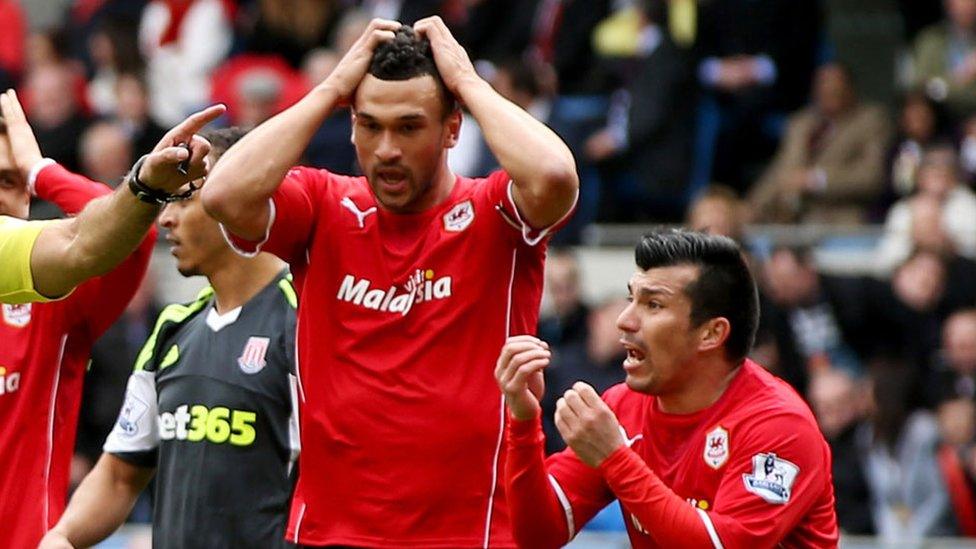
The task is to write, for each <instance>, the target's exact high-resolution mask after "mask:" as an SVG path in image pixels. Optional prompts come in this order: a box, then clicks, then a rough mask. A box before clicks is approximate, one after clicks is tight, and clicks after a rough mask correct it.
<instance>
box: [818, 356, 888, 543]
mask: <svg viewBox="0 0 976 549" xmlns="http://www.w3.org/2000/svg"><path fill="white" fill-rule="evenodd" d="M863 393H864V391H863V390H862V388H861V386H860V384H859V383H858V382H857V381H856V380H855V379H854V378H853V377H851V375H850V374H849V373H847V372H845V371H843V370H838V369H836V368H831V369H829V370H826V371H824V372H821V373H820V374H817V375H815V376H813V378H811V380H810V388H809V391H808V394H809V401H810V407H811V408H812V409H813V412H814V414H815V415H816V416H817V423H818V424H819V425H820V430H821V431H822V432H823V435H824V438H826V439H827V443H828V444H830V453H831V455H832V456H833V461H832V464H831V475H832V477H833V481H834V498H835V500H836V503H837V524H838V526H839V527H840V529H841V531H842V532H844V533H846V534H853V535H862V536H865V535H873V534H874V519H873V518H872V517H871V505H870V503H871V501H870V498H871V493H870V490H869V488H868V484H867V479H866V478H865V476H864V467H863V465H862V464H861V455H860V454H859V452H858V448H857V437H858V436H859V434H860V433H861V432H862V431H863V430H864V429H865V426H866V421H865V418H866V414H867V409H866V407H865V405H864V401H865V399H866V397H867V395H865V394H863Z"/></svg>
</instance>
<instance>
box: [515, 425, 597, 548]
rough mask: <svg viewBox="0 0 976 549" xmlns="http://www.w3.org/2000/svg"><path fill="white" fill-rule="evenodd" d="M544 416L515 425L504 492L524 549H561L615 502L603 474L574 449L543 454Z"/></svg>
mask: <svg viewBox="0 0 976 549" xmlns="http://www.w3.org/2000/svg"><path fill="white" fill-rule="evenodd" d="M544 441H545V435H544V434H543V433H542V424H541V422H540V420H539V418H535V419H533V420H530V421H514V420H513V421H511V422H510V425H509V430H508V456H507V458H506V463H505V488H506V494H508V498H509V506H510V507H511V515H512V530H513V534H514V536H515V540H516V541H517V542H518V545H519V547H540V548H541V547H562V546H563V545H565V544H566V543H568V542H569V541H570V540H572V539H573V537H575V535H576V533H577V532H578V531H579V528H581V527H582V526H583V525H584V524H586V522H588V521H589V520H590V519H591V518H593V516H594V515H596V513H598V512H599V511H600V509H603V508H604V507H606V506H607V504H608V503H610V502H611V501H613V494H611V493H610V492H609V490H608V489H607V486H606V484H605V483H604V482H603V478H602V477H601V475H600V473H599V472H598V471H597V470H596V469H593V468H591V467H588V466H586V465H585V464H583V463H582V462H581V461H580V460H579V458H577V457H576V454H574V453H573V451H572V450H569V449H567V450H564V451H562V452H560V453H558V454H554V455H552V456H550V457H549V458H548V459H546V458H545V456H544V448H543V443H544Z"/></svg>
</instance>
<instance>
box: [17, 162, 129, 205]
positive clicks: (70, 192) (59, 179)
mask: <svg viewBox="0 0 976 549" xmlns="http://www.w3.org/2000/svg"><path fill="white" fill-rule="evenodd" d="M34 192H35V193H36V194H37V196H38V198H42V199H44V200H47V201H48V202H53V203H54V204H55V205H57V207H59V208H61V211H63V212H64V213H66V214H68V215H75V214H77V213H78V212H80V211H81V210H83V209H84V208H85V205H86V204H88V203H89V202H91V201H92V200H94V199H96V198H98V197H100V196H104V195H106V194H110V193H111V192H112V189H111V188H109V187H108V186H107V185H103V184H101V183H96V182H94V181H92V180H90V179H88V178H87V177H85V176H83V175H78V174H76V173H71V172H69V171H68V170H66V169H65V168H64V166H62V165H60V164H51V165H50V166H46V167H45V168H43V169H41V171H40V172H38V174H37V179H36V180H35V181H34Z"/></svg>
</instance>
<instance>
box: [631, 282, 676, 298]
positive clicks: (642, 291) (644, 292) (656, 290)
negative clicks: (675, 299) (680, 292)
mask: <svg viewBox="0 0 976 549" xmlns="http://www.w3.org/2000/svg"><path fill="white" fill-rule="evenodd" d="M629 286H630V285H629V284H628V287H629ZM637 295H638V297H643V298H650V297H653V296H656V295H665V296H670V295H674V292H673V291H671V290H670V289H668V288H665V287H664V286H641V287H639V288H637Z"/></svg>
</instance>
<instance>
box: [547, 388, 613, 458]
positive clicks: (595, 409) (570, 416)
mask: <svg viewBox="0 0 976 549" xmlns="http://www.w3.org/2000/svg"><path fill="white" fill-rule="evenodd" d="M556 428H557V429H559V434H561V435H562V436H563V440H565V441H566V444H567V445H568V446H569V447H570V448H572V449H573V452H575V453H576V456H577V457H579V458H580V461H582V462H583V463H585V464H587V465H589V466H590V467H597V466H598V465H600V464H601V463H603V460H605V459H607V458H608V457H610V454H612V453H614V452H615V451H616V450H617V448H620V447H621V446H624V445H625V444H626V441H625V440H624V434H623V432H622V431H621V429H620V422H618V421H617V416H615V415H614V414H613V410H611V409H610V407H609V406H607V403H606V402H603V399H602V398H600V395H598V394H597V392H596V390H594V389H593V387H591V386H590V385H587V384H586V383H583V382H582V381H577V382H576V383H574V384H573V388H572V389H569V390H568V391H566V392H565V393H564V394H563V396H562V398H560V399H559V400H558V401H557V402H556Z"/></svg>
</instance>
